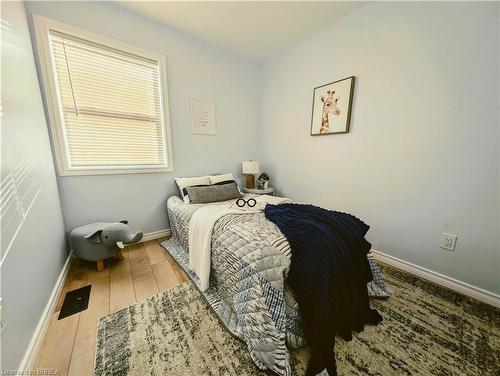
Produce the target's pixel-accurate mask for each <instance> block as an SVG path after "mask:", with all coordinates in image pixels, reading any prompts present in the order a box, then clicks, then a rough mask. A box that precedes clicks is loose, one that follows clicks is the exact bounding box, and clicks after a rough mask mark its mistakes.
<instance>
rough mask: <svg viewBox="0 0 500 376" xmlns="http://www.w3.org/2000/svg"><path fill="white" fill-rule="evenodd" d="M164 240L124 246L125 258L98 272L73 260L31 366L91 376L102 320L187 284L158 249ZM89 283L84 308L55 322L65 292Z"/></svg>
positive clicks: (174, 266) (183, 275)
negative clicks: (86, 304) (35, 358)
mask: <svg viewBox="0 0 500 376" xmlns="http://www.w3.org/2000/svg"><path fill="white" fill-rule="evenodd" d="M163 240H165V239H158V240H151V241H148V242H144V243H139V244H135V245H132V246H130V247H126V248H125V249H124V250H123V256H125V258H124V260H123V261H118V260H117V259H115V258H111V259H109V260H106V262H105V263H106V269H105V270H104V271H102V272H97V271H96V268H95V263H91V262H87V261H83V260H79V259H73V260H72V264H71V268H70V271H69V274H68V277H67V279H66V283H65V285H64V288H63V290H62V292H61V296H60V297H59V300H58V303H57V306H56V310H55V312H54V313H53V315H52V321H51V323H50V326H49V329H48V331H47V334H46V335H45V338H44V341H43V344H42V346H41V349H40V352H39V354H38V358H37V360H36V363H35V368H56V369H57V370H58V371H59V373H58V374H59V375H85V376H90V375H92V371H93V367H94V353H95V342H96V332H97V323H98V321H99V319H100V318H101V317H103V316H106V315H108V314H110V313H113V312H116V311H118V310H120V309H122V308H125V307H128V306H129V305H131V304H134V303H136V302H139V301H141V300H144V299H145V298H147V297H149V296H152V295H155V294H157V293H159V292H161V291H165V290H167V289H170V288H172V287H175V286H177V285H179V284H181V283H183V282H185V281H187V276H186V274H185V273H184V271H183V270H182V269H181V268H180V267H179V266H178V265H177V263H176V262H175V261H174V259H173V258H172V257H170V255H168V254H167V253H166V252H165V250H164V249H163V248H162V247H161V246H160V244H159V243H160V242H161V241H163ZM87 285H92V289H91V292H90V301H89V307H88V308H87V310H85V311H83V312H80V313H77V314H74V315H72V316H69V317H66V318H64V319H62V320H58V319H57V317H58V316H59V311H60V309H61V305H62V302H63V300H64V295H65V294H66V292H68V291H71V290H74V289H77V288H80V287H83V286H87Z"/></svg>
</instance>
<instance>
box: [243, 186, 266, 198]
mask: <svg viewBox="0 0 500 376" xmlns="http://www.w3.org/2000/svg"><path fill="white" fill-rule="evenodd" d="M243 192H245V193H253V194H256V195H271V196H274V188H266V189H257V188H255V189H251V188H243Z"/></svg>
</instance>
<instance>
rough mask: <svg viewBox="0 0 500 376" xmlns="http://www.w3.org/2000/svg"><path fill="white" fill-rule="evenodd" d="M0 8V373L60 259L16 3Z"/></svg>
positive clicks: (13, 359)
mask: <svg viewBox="0 0 500 376" xmlns="http://www.w3.org/2000/svg"><path fill="white" fill-rule="evenodd" d="M1 6H2V21H5V23H2V106H3V117H2V142H1V150H2V152H1V160H2V161H1V162H2V163H1V165H2V222H1V238H2V244H1V250H2V264H1V296H2V298H3V307H4V311H5V312H4V315H5V316H4V318H5V321H6V323H7V326H6V328H5V331H4V332H3V333H2V355H1V357H2V358H1V361H2V364H1V365H2V368H3V369H17V367H18V366H19V364H20V362H21V359H22V358H23V356H24V354H25V351H26V349H27V348H28V345H29V343H30V340H31V338H32V336H33V333H34V330H35V328H36V326H37V325H38V322H39V319H40V317H41V316H42V312H43V310H44V308H45V306H46V304H47V301H48V300H49V296H50V294H51V292H52V289H53V288H54V285H55V283H56V280H57V278H58V276H59V274H60V272H61V269H62V266H63V264H64V262H65V260H66V258H67V251H66V246H65V241H64V239H65V237H64V226H63V218H62V212H61V206H60V203H59V195H58V191H57V184H56V177H55V173H54V166H53V163H52V154H51V151H50V143H49V137H48V133H47V124H46V122H45V115H44V109H43V104H42V97H41V94H40V88H39V86H38V80H37V76H36V69H35V62H34V59H33V51H32V47H31V42H30V35H29V30H28V24H27V17H26V12H25V8H24V5H23V3H22V2H2V5H1ZM13 175H15V176H16V179H15V181H16V184H15V186H16V191H17V194H16V195H15V196H10V193H9V192H12V190H9V189H6V187H8V186H9V181H11V179H10V177H12V176H13ZM12 186H13V185H12ZM12 186H11V187H12ZM9 197H10V198H9ZM16 231H17V235H16Z"/></svg>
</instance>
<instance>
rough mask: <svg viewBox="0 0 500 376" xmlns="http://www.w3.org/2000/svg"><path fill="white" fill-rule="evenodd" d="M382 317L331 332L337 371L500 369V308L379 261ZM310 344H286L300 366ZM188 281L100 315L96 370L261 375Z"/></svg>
mask: <svg viewBox="0 0 500 376" xmlns="http://www.w3.org/2000/svg"><path fill="white" fill-rule="evenodd" d="M382 271H383V275H384V278H385V280H386V282H387V284H388V286H389V288H390V289H391V293H392V297H391V298H389V299H387V300H372V301H371V304H372V307H374V308H376V309H378V310H379V312H380V313H381V315H382V316H383V318H384V321H383V322H382V323H380V324H379V325H378V326H369V327H366V329H365V331H363V332H362V333H359V334H357V335H355V337H354V339H353V340H352V341H351V342H344V341H343V340H342V339H340V338H339V339H337V344H336V348H335V352H336V357H337V367H338V374H339V375H384V376H385V375H481V376H483V375H499V374H500V310H498V309H496V308H494V307H491V306H488V305H486V304H482V303H479V302H477V301H475V300H472V299H469V298H467V297H464V296H462V295H459V294H456V293H454V292H451V291H449V290H447V289H444V288H441V287H438V286H436V285H433V284H431V283H428V282H425V281H422V280H420V279H418V278H415V277H412V276H410V275H408V274H406V273H403V272H400V271H398V270H396V269H392V268H388V267H383V269H382ZM308 356H309V354H308V349H307V347H305V348H303V349H300V350H292V351H291V361H292V369H293V374H294V375H304V374H305V367H306V364H307V359H308ZM266 374H269V373H268V372H264V371H260V370H258V369H257V368H256V367H255V365H254V364H253V363H252V361H251V359H250V356H249V355H248V352H247V349H246V346H245V344H244V343H243V342H241V341H240V340H238V339H236V338H234V337H232V336H231V335H230V334H229V333H228V332H227V331H225V330H224V329H223V327H222V326H221V324H220V323H219V321H218V319H217V317H216V316H215V315H214V313H213V312H212V310H211V309H210V308H209V306H208V305H207V304H206V303H205V301H204V300H203V299H202V297H201V295H200V293H199V292H198V290H197V289H196V288H195V287H194V286H193V285H192V283H191V282H187V283H184V284H182V285H180V286H178V287H175V288H172V289H170V290H168V291H165V292H163V293H161V294H158V295H156V296H153V297H151V298H149V299H147V300H145V301H143V302H141V303H137V304H135V305H132V306H130V307H128V308H125V309H123V310H121V311H118V312H116V313H114V314H112V315H109V316H106V317H104V318H102V319H101V321H100V322H99V326H98V334H97V348H96V360H95V370H94V375H137V376H139V375H141V376H142V375H169V376H177V375H179V376H181V375H182V376H184V375H238V376H243V375H250V376H252V375H266Z"/></svg>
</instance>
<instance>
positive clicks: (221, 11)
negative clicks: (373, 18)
mask: <svg viewBox="0 0 500 376" xmlns="http://www.w3.org/2000/svg"><path fill="white" fill-rule="evenodd" d="M119 2H120V3H121V4H122V5H123V6H125V7H127V8H130V9H132V10H134V11H137V12H139V13H142V14H145V15H147V16H149V17H151V18H154V19H156V20H158V21H160V22H162V23H164V24H165V25H168V26H170V27H173V28H175V29H177V30H181V31H183V32H186V33H188V34H191V35H194V36H196V37H199V38H201V39H204V40H206V41H209V42H211V43H213V44H216V45H218V46H220V47H222V48H225V49H227V50H230V51H232V52H234V53H236V54H237V55H240V56H241V57H244V58H246V59H249V60H253V61H258V62H260V61H264V60H267V59H270V58H272V57H274V56H276V55H278V54H280V53H281V52H283V51H285V50H287V49H288V48H290V47H292V46H294V45H296V44H297V43H300V42H301V41H302V40H304V39H306V38H308V37H309V36H312V35H314V34H315V33H317V32H319V31H320V30H322V29H324V28H326V27H327V26H328V25H330V24H332V23H334V22H335V21H336V20H338V19H339V18H340V17H342V16H344V15H346V14H348V13H350V12H352V11H353V10H355V9H357V8H359V7H361V6H362V5H363V4H364V3H363V2H344V1H341V2H317V1H302V2H278V1H272V2H271V1H269V2H268V1H241V2H237V1H235V2H220V1H195V2H182V1H123V0H119Z"/></svg>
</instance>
